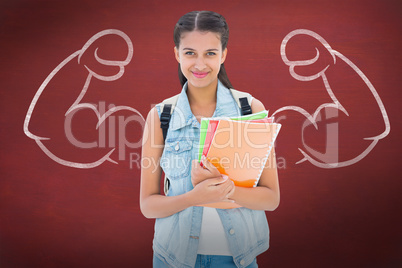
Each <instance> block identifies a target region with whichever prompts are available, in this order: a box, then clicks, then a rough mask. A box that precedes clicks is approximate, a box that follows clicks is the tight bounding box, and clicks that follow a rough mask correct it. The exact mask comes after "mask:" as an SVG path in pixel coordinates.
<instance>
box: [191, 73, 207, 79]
mask: <svg viewBox="0 0 402 268" xmlns="http://www.w3.org/2000/svg"><path fill="white" fill-rule="evenodd" d="M193 75H194V76H195V77H197V78H204V77H205V76H207V75H208V73H207V72H193Z"/></svg>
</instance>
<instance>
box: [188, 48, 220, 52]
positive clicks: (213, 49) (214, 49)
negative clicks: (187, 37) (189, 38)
mask: <svg viewBox="0 0 402 268" xmlns="http://www.w3.org/2000/svg"><path fill="white" fill-rule="evenodd" d="M183 50H193V51H195V49H194V48H189V47H185V48H183ZM205 51H219V49H217V48H210V49H207V50H205Z"/></svg>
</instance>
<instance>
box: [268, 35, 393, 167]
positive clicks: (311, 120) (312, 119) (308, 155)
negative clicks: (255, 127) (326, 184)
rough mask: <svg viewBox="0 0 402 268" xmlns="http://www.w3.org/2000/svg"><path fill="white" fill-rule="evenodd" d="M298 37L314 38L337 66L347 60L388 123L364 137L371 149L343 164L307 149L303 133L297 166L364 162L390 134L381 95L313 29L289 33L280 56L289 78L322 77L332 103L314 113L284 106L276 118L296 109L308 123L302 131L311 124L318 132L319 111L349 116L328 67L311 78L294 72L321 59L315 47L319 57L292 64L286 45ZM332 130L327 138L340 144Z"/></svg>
mask: <svg viewBox="0 0 402 268" xmlns="http://www.w3.org/2000/svg"><path fill="white" fill-rule="evenodd" d="M296 35H308V36H311V37H313V38H315V39H316V40H318V41H319V42H320V43H321V44H322V45H323V46H324V47H325V48H326V49H327V50H328V52H329V53H330V54H331V56H332V59H333V63H334V64H336V60H337V59H338V60H342V61H344V62H345V63H346V64H347V65H349V66H350V68H352V70H353V71H355V72H356V73H357V74H358V75H359V77H360V78H361V79H362V80H363V81H364V83H365V84H366V85H367V87H368V88H369V90H370V92H371V94H372V95H373V97H374V98H375V100H376V102H377V104H378V107H379V109H380V111H381V115H382V118H383V120H384V124H385V130H384V131H383V132H382V133H381V134H379V135H377V136H375V137H366V138H364V140H369V141H370V140H371V141H372V142H371V143H370V144H369V146H367V148H366V149H365V150H364V151H363V152H361V153H360V154H359V155H358V156H356V157H354V158H353V159H349V160H346V161H342V162H338V161H334V160H335V159H328V158H326V156H325V154H320V153H319V152H317V151H315V150H314V149H312V148H310V147H309V146H307V145H306V144H305V142H304V137H303V132H302V140H303V143H304V146H305V148H306V151H304V150H302V149H301V148H298V149H299V151H300V152H301V153H302V155H303V158H302V159H301V160H300V161H298V162H297V163H296V164H298V163H302V162H304V161H308V162H310V163H311V164H313V165H314V166H317V167H320V168H338V167H345V166H350V165H352V164H354V163H357V162H358V161H360V160H362V159H363V158H364V157H365V156H367V155H368V153H370V151H371V150H372V149H373V148H374V147H375V146H376V144H377V142H378V141H379V140H380V139H383V138H385V137H386V136H387V135H388V134H389V132H390V129H391V126H390V122H389V119H388V115H387V112H386V110H385V107H384V104H383V103H382V101H381V98H380V96H379V95H378V93H377V91H376V90H375V88H374V86H373V85H372V84H371V82H370V81H369V79H368V78H367V77H366V76H365V75H364V73H363V72H362V71H361V70H360V69H359V68H358V67H357V66H356V65H355V64H354V63H353V62H352V61H350V60H349V59H348V58H346V57H345V56H344V55H342V54H341V53H340V52H338V51H336V50H334V49H332V48H331V46H330V45H329V44H328V42H327V41H326V40H325V39H324V38H322V37H321V36H320V35H318V34H317V33H315V32H313V31H310V30H305V29H297V30H294V31H292V32H290V33H289V34H287V35H286V36H285V38H284V39H283V41H282V44H281V47H280V53H281V56H282V60H283V62H284V63H285V64H286V65H288V66H289V72H290V75H291V76H292V77H293V78H294V79H296V80H299V81H312V80H314V79H319V78H321V79H322V81H323V83H324V85H325V89H326V91H327V93H328V95H329V97H330V98H331V99H332V101H333V102H332V103H324V104H322V105H320V106H319V107H318V108H317V109H316V110H315V112H314V113H313V114H310V113H308V112H307V111H306V110H305V109H303V108H302V107H298V106H285V107H282V108H280V109H278V110H276V111H275V112H274V113H273V115H275V114H278V113H279V112H283V111H287V110H293V111H296V112H298V113H300V114H302V115H303V116H305V117H306V122H305V124H304V125H303V128H304V127H305V126H306V124H307V125H308V124H310V125H311V124H312V125H313V126H314V127H315V128H316V129H318V126H317V124H316V123H317V122H318V121H320V120H321V118H320V111H321V110H323V109H326V108H335V110H337V111H338V110H339V111H341V112H343V113H344V114H345V115H347V116H349V114H348V112H347V110H346V109H345V108H344V107H343V106H342V104H341V103H340V102H339V101H338V99H337V98H336V96H335V94H334V92H333V90H332V88H331V86H330V83H329V82H328V80H327V77H326V75H325V72H326V70H327V69H328V68H329V65H327V66H326V67H325V68H324V69H322V70H321V71H319V72H318V73H316V74H314V75H310V76H303V75H299V74H297V73H296V72H295V67H297V66H308V65H311V64H313V63H315V62H316V61H317V60H318V58H319V56H320V53H319V50H318V49H317V48H316V56H315V57H314V58H313V59H309V60H301V61H290V60H289V59H288V58H287V56H286V45H287V43H288V41H289V40H290V39H291V38H292V37H294V36H296ZM332 110H334V109H332ZM330 116H331V115H330ZM332 116H334V115H332ZM331 127H332V129H330V128H331ZM333 127H337V126H335V125H332V126H328V128H327V133H328V135H329V136H327V139H330V140H332V141H333V143H335V144H337V143H338V140H337V139H338V137H337V135H333V134H334V132H337V129H334V128H333ZM312 156H314V157H315V158H317V159H319V160H321V162H320V161H317V160H315V159H314V158H313V157H312Z"/></svg>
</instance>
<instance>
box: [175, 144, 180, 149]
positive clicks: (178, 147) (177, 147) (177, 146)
mask: <svg viewBox="0 0 402 268" xmlns="http://www.w3.org/2000/svg"><path fill="white" fill-rule="evenodd" d="M174 149H175V150H176V151H178V150H179V149H180V146H179V143H177V144H176V146H175V147H174Z"/></svg>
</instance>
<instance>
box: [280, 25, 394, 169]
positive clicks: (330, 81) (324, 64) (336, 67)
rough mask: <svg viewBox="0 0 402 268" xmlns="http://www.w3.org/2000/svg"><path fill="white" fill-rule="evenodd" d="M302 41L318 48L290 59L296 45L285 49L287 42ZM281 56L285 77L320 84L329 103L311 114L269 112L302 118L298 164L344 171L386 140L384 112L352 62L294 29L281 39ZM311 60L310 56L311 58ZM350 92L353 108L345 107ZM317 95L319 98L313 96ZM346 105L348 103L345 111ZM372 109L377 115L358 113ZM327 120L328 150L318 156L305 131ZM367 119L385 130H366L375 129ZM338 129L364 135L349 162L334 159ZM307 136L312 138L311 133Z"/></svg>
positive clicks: (316, 37)
mask: <svg viewBox="0 0 402 268" xmlns="http://www.w3.org/2000/svg"><path fill="white" fill-rule="evenodd" d="M301 36H304V37H306V36H308V37H310V38H312V39H313V40H312V43H317V46H316V47H313V48H312V49H313V51H307V52H308V53H310V54H309V55H310V57H308V58H307V59H289V56H288V51H292V50H293V51H295V50H297V48H298V47H297V42H296V45H295V43H293V44H292V45H290V43H291V40H292V41H293V39H297V38H300V37H301ZM288 46H290V47H288ZM280 53H281V57H282V60H283V62H284V63H285V64H286V65H288V66H289V73H290V75H291V76H292V77H293V78H294V79H296V80H299V81H302V82H309V81H313V80H316V79H318V80H321V81H322V87H323V89H324V90H325V91H326V94H327V97H329V99H330V100H332V102H328V103H323V104H321V105H319V106H318V107H317V108H316V110H315V111H314V113H312V114H310V113H309V112H307V110H306V109H304V108H302V107H300V106H285V107H282V108H280V109H278V110H276V111H275V112H274V113H273V115H278V114H280V113H281V112H284V111H296V112H298V113H300V114H301V115H303V116H304V117H305V118H306V120H305V122H304V123H303V125H302V129H301V136H302V143H303V145H302V146H303V148H299V151H300V152H301V154H302V155H303V158H302V159H301V160H300V161H298V162H297V163H301V162H304V161H308V162H310V163H311V164H313V165H315V166H317V167H320V168H337V167H344V166H349V165H352V164H354V163H356V162H358V161H360V160H361V159H363V158H364V157H365V156H366V155H367V154H368V153H369V152H370V151H371V150H372V149H373V148H374V146H375V145H376V144H377V142H378V141H379V140H380V139H383V138H384V137H386V136H387V135H388V133H389V132H390V123H389V120H388V116H387V113H386V111H385V107H384V105H383V103H382V101H381V98H380V97H379V95H378V93H377V91H376V90H375V88H374V86H373V85H372V84H371V82H370V81H369V79H368V78H367V77H366V76H365V75H364V74H363V72H362V71H361V70H360V69H359V68H358V67H357V66H356V65H355V64H354V63H353V62H351V61H350V60H349V59H348V58H346V57H345V56H344V55H342V54H341V53H340V52H338V51H336V50H334V49H332V48H331V46H330V45H329V44H328V43H327V41H326V40H324V38H322V37H321V36H320V35H318V34H317V33H315V32H312V31H310V30H305V29H298V30H294V31H292V32H290V33H289V34H288V35H286V37H285V38H284V39H283V41H282V44H281V47H280ZM300 53H301V54H303V53H304V54H307V53H306V51H302V52H299V54H300ZM311 55H314V56H313V57H311ZM348 80H351V81H350V82H351V83H349V84H348V83H347V82H349V81H348ZM342 82H343V83H342ZM352 83H353V84H352ZM350 85H353V88H350ZM294 90H297V89H294ZM351 91H353V92H354V93H355V95H354V98H356V102H357V103H355V104H354V105H350V100H349V99H350V92H351ZM317 94H322V93H320V92H317ZM348 98H349V99H348ZM346 100H348V102H346ZM346 103H348V104H349V106H348V107H347V106H346ZM375 106H378V109H377V111H378V114H379V116H377V117H367V112H366V111H367V109H362V108H363V107H375ZM373 118H374V119H373ZM328 119H329V120H332V123H331V124H326V125H324V127H326V128H327V129H326V132H327V136H326V137H325V138H326V140H327V144H332V145H331V146H327V148H326V151H325V152H324V153H322V152H320V151H319V150H316V149H315V148H312V147H310V146H309V145H308V143H307V142H306V133H305V132H306V131H305V130H307V129H308V128H309V127H310V126H313V127H314V128H315V129H316V130H318V126H319V123H320V122H322V121H325V120H328ZM337 119H338V121H344V120H349V121H353V124H343V122H340V123H341V124H338V123H339V122H338V123H336V124H335V123H334V122H336V120H337ZM372 120H380V121H383V126H384V128H385V130H383V131H382V127H381V129H380V130H379V128H378V127H377V128H374V127H366V126H374V125H378V124H373V121H372ZM321 126H322V125H321ZM342 127H343V128H349V129H348V131H349V132H353V131H354V130H358V129H368V130H369V132H368V133H366V135H365V136H363V137H360V138H359V139H360V140H361V141H362V144H364V148H362V146H360V147H359V146H357V147H356V148H357V149H356V151H355V152H353V154H354V155H353V157H349V159H346V160H339V158H338V156H339V152H338V150H339V148H341V147H340V144H338V142H340V141H339V140H338V134H339V132H340V131H342V129H340V128H342ZM381 131H382V132H381ZM354 132H356V131H354ZM307 135H311V132H309V134H307ZM313 135H314V134H313Z"/></svg>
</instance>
